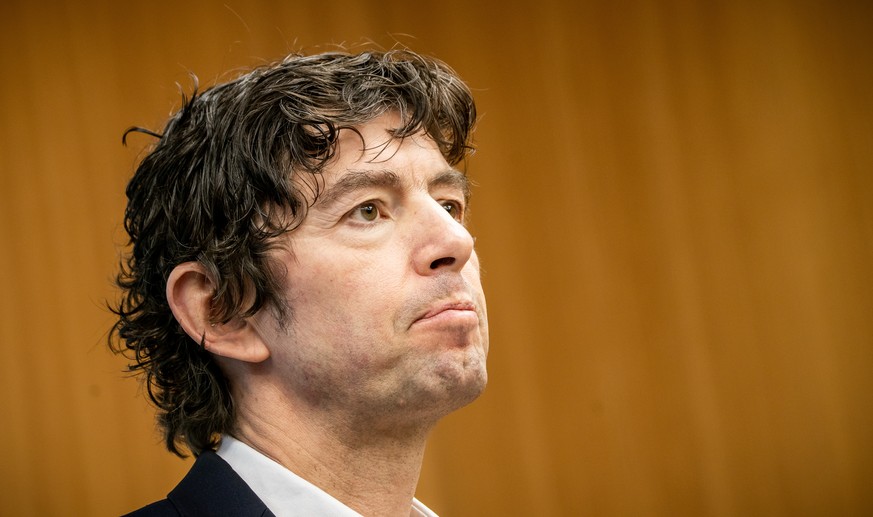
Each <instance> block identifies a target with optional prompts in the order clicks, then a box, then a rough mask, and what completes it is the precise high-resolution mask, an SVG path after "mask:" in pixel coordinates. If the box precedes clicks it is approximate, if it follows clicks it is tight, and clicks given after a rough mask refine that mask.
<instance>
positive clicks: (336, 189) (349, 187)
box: [316, 169, 470, 208]
mask: <svg viewBox="0 0 873 517" xmlns="http://www.w3.org/2000/svg"><path fill="white" fill-rule="evenodd" d="M427 186H428V188H429V189H432V188H434V187H451V188H456V189H458V190H460V191H461V192H462V193H463V195H464V200H465V201H467V200H469V198H470V181H469V180H468V179H467V176H465V175H464V173H462V172H460V171H458V170H455V169H447V170H444V171H441V172H439V173H437V175H436V176H434V177H433V178H431V179H430V180H429V181H428V182H427ZM369 188H386V189H390V190H396V191H399V190H402V188H403V185H402V180H401V179H400V175H399V174H398V173H396V172H394V171H392V170H388V169H379V170H349V171H348V172H347V173H346V174H345V175H343V177H341V178H340V179H338V180H337V182H336V183H334V184H333V185H331V186H330V187H329V188H327V189H326V190H324V191H322V192H321V194H320V195H319V196H318V200H317V202H316V204H317V205H319V206H321V207H322V208H329V207H330V206H331V205H333V204H334V203H336V202H337V201H339V200H340V199H342V198H343V197H345V196H347V195H349V194H351V193H353V192H356V191H358V190H365V189H369Z"/></svg>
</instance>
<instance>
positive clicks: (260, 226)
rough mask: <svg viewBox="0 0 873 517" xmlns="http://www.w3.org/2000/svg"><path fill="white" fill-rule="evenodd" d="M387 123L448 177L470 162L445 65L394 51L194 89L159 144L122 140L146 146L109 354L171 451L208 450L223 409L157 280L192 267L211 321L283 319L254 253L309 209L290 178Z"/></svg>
mask: <svg viewBox="0 0 873 517" xmlns="http://www.w3.org/2000/svg"><path fill="white" fill-rule="evenodd" d="M389 111H393V112H396V113H398V114H399V116H400V124H399V127H397V128H396V129H394V131H393V137H395V138H403V137H405V136H409V135H412V134H415V133H417V132H419V131H424V132H426V133H427V134H428V135H429V136H430V137H431V138H433V140H434V141H435V142H436V144H437V145H438V147H439V149H440V151H441V152H442V154H443V156H444V157H445V158H446V160H447V161H448V162H449V163H450V164H452V165H455V164H457V163H459V162H460V161H462V160H463V159H464V158H465V157H466V156H467V155H468V154H469V153H470V152H471V150H472V146H471V136H472V131H473V125H474V123H475V121H476V107H475V104H474V102H473V98H472V95H471V93H470V90H469V89H468V87H467V86H466V85H465V84H464V83H463V82H462V81H461V80H460V79H459V78H458V76H457V74H456V73H455V72H454V71H453V70H452V69H451V68H449V67H448V66H447V65H446V64H444V63H442V62H441V61H438V60H436V59H433V58H428V57H423V56H420V55H418V54H415V53H413V52H411V51H408V50H391V51H366V52H362V53H358V54H349V53H346V52H329V53H324V54H318V55H311V56H305V55H300V54H293V55H291V56H288V57H287V58H285V59H284V60H282V61H280V62H276V63H274V64H270V65H267V66H262V67H259V68H256V69H254V70H252V71H251V72H249V73H247V74H245V75H242V76H241V77H239V78H237V79H235V80H233V81H230V82H227V83H224V84H220V85H217V86H213V87H211V88H208V89H206V90H204V91H203V92H202V93H198V92H197V87H196V78H195V87H194V93H193V94H192V95H191V97H190V99H186V98H184V97H183V105H182V107H181V108H180V109H179V110H178V111H177V112H176V113H175V114H174V115H173V116H172V117H171V118H170V120H169V122H168V123H167V125H166V127H165V128H164V131H163V133H162V134H159V133H154V132H151V131H149V130H146V129H142V128H131V129H129V130H128V131H127V132H125V135H124V136H125V139H126V137H127V136H128V134H129V133H130V132H131V131H135V132H143V133H147V134H150V135H152V136H155V137H157V138H158V141H157V142H156V143H155V144H154V145H153V147H152V148H151V149H150V151H149V153H148V154H147V155H146V156H145V158H144V159H143V160H142V161H141V163H140V164H139V166H138V167H137V170H136V172H135V174H134V176H133V178H132V179H131V181H130V183H129V184H128V186H127V191H126V193H127V198H128V205H127V209H126V211H125V216H124V227H125V229H126V230H127V233H128V234H129V236H130V242H129V244H130V246H131V250H130V254H129V255H128V256H127V258H126V260H125V261H124V262H123V263H122V264H121V271H120V272H119V274H118V276H117V278H116V283H117V285H118V286H119V287H120V288H121V295H120V297H119V300H118V301H117V302H116V303H115V304H111V307H110V308H111V310H112V311H113V312H114V313H115V314H116V315H117V316H118V320H117V322H116V323H115V325H114V327H113V329H112V331H111V332H110V335H109V343H110V348H111V349H112V350H113V351H114V352H116V353H120V354H123V355H125V356H126V357H128V358H129V359H130V360H131V361H132V362H131V364H129V365H128V369H129V371H131V372H136V373H141V374H143V376H144V384H145V386H146V389H147V392H148V396H149V398H150V399H151V400H152V402H153V403H154V404H155V405H156V406H157V420H158V423H159V426H160V428H161V429H162V431H163V433H164V439H165V444H166V447H167V449H169V450H170V451H171V452H173V453H175V454H177V455H179V456H183V457H184V455H185V454H184V452H183V451H182V448H181V446H184V447H187V448H188V449H189V450H190V451H191V452H193V453H194V454H195V455H198V454H200V452H201V451H203V450H206V449H214V448H215V447H216V446H217V445H218V442H219V440H220V434H222V433H227V432H230V431H231V430H232V428H233V425H234V419H235V416H234V415H235V411H234V404H233V400H232V398H231V394H230V390H229V387H228V380H227V378H226V377H225V376H224V374H223V373H222V372H221V370H220V369H219V367H218V365H217V363H216V362H215V361H214V359H213V358H212V356H211V354H210V353H209V352H208V351H206V350H205V349H204V348H203V346H202V342H201V344H200V345H201V346H198V344H197V343H196V342H194V341H193V340H192V339H191V338H190V337H189V336H188V335H187V334H186V333H185V332H184V330H183V329H182V328H181V326H180V325H179V323H178V322H177V321H176V319H175V318H174V316H173V314H172V312H171V310H170V306H169V304H168V302H167V299H166V294H165V289H166V285H167V278H168V277H169V275H170V272H171V271H172V270H173V268H174V267H175V266H177V265H178V264H180V263H183V262H187V261H197V262H199V263H200V264H202V265H203V266H204V267H205V268H206V270H207V271H208V272H209V274H210V276H211V278H212V280H213V281H214V282H215V292H214V294H213V296H212V308H211V311H212V313H211V316H212V321H214V322H228V321H230V320H231V319H233V318H239V317H242V318H245V317H248V316H251V315H253V314H255V313H256V312H258V311H259V310H261V309H262V308H270V309H271V310H275V311H276V314H277V317H278V318H279V319H280V320H282V319H284V316H285V311H286V307H285V301H284V298H283V296H282V294H281V292H280V288H279V280H280V279H279V278H277V277H278V276H280V274H279V273H277V272H275V271H273V270H271V268H270V261H269V258H268V252H269V251H270V250H271V249H273V247H274V246H275V244H276V239H277V237H279V236H280V235H282V234H284V233H285V232H288V231H292V230H293V229H294V228H295V227H296V226H297V225H299V224H300V222H301V221H302V220H303V218H304V217H305V215H306V210H307V208H308V207H309V206H310V205H309V204H308V202H307V198H306V197H305V196H304V195H303V194H304V193H303V192H302V191H301V186H300V185H301V182H299V181H297V182H295V181H292V180H293V178H294V177H295V176H297V177H298V178H301V177H304V176H307V175H309V176H308V177H309V178H314V177H317V175H318V174H319V173H320V172H321V170H322V169H323V168H324V166H325V165H326V164H327V163H328V162H329V161H330V159H331V158H332V157H333V156H334V153H335V151H336V146H337V137H338V135H339V131H340V130H341V129H351V130H354V128H355V127H356V126H360V125H362V124H364V123H366V122H368V121H370V120H373V119H374V118H376V117H378V116H380V115H382V114H384V113H386V112H389ZM304 183H306V182H304ZM309 183H310V184H311V183H313V182H309ZM314 183H315V184H316V185H317V184H318V182H317V181H316V182H314ZM314 194H315V195H316V196H317V194H318V192H317V188H316V190H315V192H314ZM310 198H311V195H310ZM309 202H311V199H310V201H309Z"/></svg>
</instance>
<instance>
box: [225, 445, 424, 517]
mask: <svg viewBox="0 0 873 517" xmlns="http://www.w3.org/2000/svg"><path fill="white" fill-rule="evenodd" d="M216 452H217V453H218V455H219V456H221V458H222V459H223V460H224V461H226V462H227V463H228V464H230V466H231V468H232V469H233V470H234V471H235V472H236V473H237V474H239V477H241V478H242V479H243V481H245V482H246V484H247V485H248V486H249V488H251V489H252V491H253V492H254V493H255V495H257V496H258V498H260V499H261V501H263V502H264V504H265V505H267V508H269V509H270V511H272V512H273V513H274V514H275V515H276V517H298V516H299V517H303V516H312V515H330V516H331V517H334V516H335V517H361V514H359V513H358V512H356V511H354V510H352V509H351V508H349V507H348V506H346V505H344V504H343V503H341V502H340V501H339V500H337V499H335V498H334V497H333V496H331V495H330V494H328V493H327V492H325V491H324V490H322V489H320V488H318V487H317V486H315V485H313V484H312V483H310V482H309V481H306V480H305V479H303V478H302V477H300V476H298V475H297V474H295V473H293V472H291V471H290V470H288V469H286V468H285V467H283V466H282V465H280V464H279V463H276V462H275V461H273V460H272V459H270V458H268V457H266V456H264V455H263V454H261V453H260V452H258V451H256V450H255V449H253V448H251V447H249V446H248V445H246V444H244V443H243V442H241V441H239V440H237V439H235V438H233V437H231V436H228V435H224V436H222V438H221V445H220V446H219V448H218V451H216ZM409 515H410V517H437V515H436V514H435V513H434V512H433V511H432V510H431V509H430V508H428V507H427V506H425V505H424V504H422V503H421V502H420V501H419V500H418V499H415V498H413V499H412V506H411V508H410V512H409Z"/></svg>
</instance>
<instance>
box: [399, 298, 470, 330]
mask: <svg viewBox="0 0 873 517" xmlns="http://www.w3.org/2000/svg"><path fill="white" fill-rule="evenodd" d="M448 311H466V312H472V313H473V314H476V315H477V316H478V313H477V312H476V305H475V304H473V302H471V301H468V300H453V301H448V302H444V303H438V304H436V305H434V306H433V307H431V308H430V309H428V311H427V312H425V313H424V314H422V315H421V316H419V317H418V318H416V320H415V321H414V322H413V325H414V324H415V323H420V322H422V321H426V320H430V319H433V318H435V317H437V316H439V315H440V314H444V313H446V312H448Z"/></svg>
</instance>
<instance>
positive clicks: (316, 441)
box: [234, 397, 430, 516]
mask: <svg viewBox="0 0 873 517" xmlns="http://www.w3.org/2000/svg"><path fill="white" fill-rule="evenodd" d="M252 400H255V399H254V398H252ZM252 400H245V399H243V400H239V401H238V402H239V404H238V405H237V408H238V414H237V425H236V430H235V432H234V436H235V437H236V438H237V439H238V440H240V441H242V442H244V443H246V444H248V445H249V446H251V447H253V448H254V449H255V450H257V451H259V452H261V453H262V454H264V455H266V456H268V457H270V458H272V459H273V460H274V461H276V462H278V463H280V464H281V465H283V466H284V467H286V468H287V469H289V470H291V471H292V472H294V473H295V474H297V475H298V476H300V477H302V478H304V479H306V480H307V481H309V482H310V483H312V484H314V485H316V486H318V487H319V488H321V489H322V490H324V491H325V492H327V493H328V494H330V495H331V496H333V497H334V498H336V499H337V500H339V501H341V502H342V503H343V504H345V505H346V506H348V507H350V508H352V509H353V510H355V511H357V512H358V513H360V514H362V515H368V516H369V515H380V516H381V515H385V516H389V515H390V516H397V515H404V516H405V515H409V511H410V505H411V503H412V498H413V496H414V495H415V487H416V485H417V483H418V476H419V473H420V471H421V463H422V459H423V457H424V448H425V441H426V438H427V434H428V432H429V430H430V426H429V425H427V426H421V427H415V428H407V429H404V430H402V431H395V432H392V433H385V432H376V433H374V432H370V431H369V430H370V429H373V428H374V426H367V425H361V424H360V423H356V422H355V420H354V419H353V418H337V416H336V415H324V414H320V413H319V412H318V411H317V410H313V409H312V408H308V407H306V406H305V405H302V404H301V405H293V406H291V407H289V405H288V404H287V402H288V401H287V400H283V401H282V402H279V403H277V402H278V401H269V400H266V399H265V398H262V397H259V398H258V399H256V400H258V402H261V403H260V404H257V405H251V404H248V402H251V401H252Z"/></svg>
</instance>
